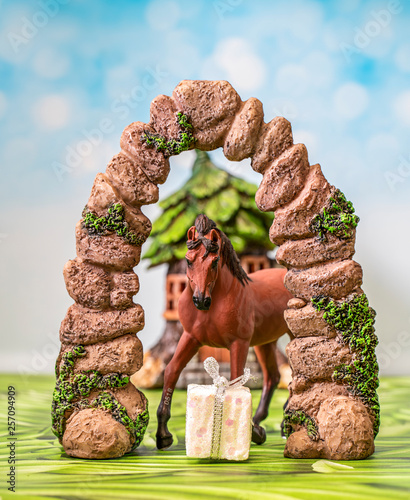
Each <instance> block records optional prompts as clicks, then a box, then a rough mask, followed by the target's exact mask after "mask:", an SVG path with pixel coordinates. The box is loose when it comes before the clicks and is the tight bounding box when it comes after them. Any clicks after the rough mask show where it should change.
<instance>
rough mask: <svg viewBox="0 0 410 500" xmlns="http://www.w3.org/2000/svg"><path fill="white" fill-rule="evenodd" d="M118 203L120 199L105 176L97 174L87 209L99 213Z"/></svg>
mask: <svg viewBox="0 0 410 500" xmlns="http://www.w3.org/2000/svg"><path fill="white" fill-rule="evenodd" d="M118 201H120V198H119V196H118V194H117V193H116V192H115V189H114V187H113V186H112V184H111V182H110V180H109V178H108V177H107V176H106V175H105V174H97V175H96V177H95V180H94V184H93V187H92V189H91V194H90V197H89V199H88V203H87V206H88V208H89V209H90V210H91V211H92V212H95V213H100V212H101V211H105V210H106V209H107V208H108V207H109V206H111V205H113V204H114V203H117V202H118Z"/></svg>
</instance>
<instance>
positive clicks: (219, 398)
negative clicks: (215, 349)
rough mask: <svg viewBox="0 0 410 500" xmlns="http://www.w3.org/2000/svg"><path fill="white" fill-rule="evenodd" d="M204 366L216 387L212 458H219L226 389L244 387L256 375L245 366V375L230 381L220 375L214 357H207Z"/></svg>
mask: <svg viewBox="0 0 410 500" xmlns="http://www.w3.org/2000/svg"><path fill="white" fill-rule="evenodd" d="M204 368H205V370H206V371H207V372H208V374H209V375H210V376H211V378H212V381H213V385H214V386H215V387H216V391H215V402H214V409H213V417H214V420H213V426H212V444H211V458H213V459H218V458H220V453H219V451H220V443H221V433H222V417H223V407H224V400H225V393H226V389H236V388H238V387H242V386H243V385H244V384H246V382H247V381H248V380H249V379H251V378H252V379H255V377H253V376H252V375H251V371H250V370H249V368H245V370H244V373H243V375H241V376H240V377H238V378H236V379H234V380H231V381H230V382H228V380H227V379H226V378H225V377H223V376H221V375H219V364H218V361H217V360H216V359H215V358H213V357H209V358H206V360H205V361H204Z"/></svg>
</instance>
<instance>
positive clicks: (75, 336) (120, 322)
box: [60, 304, 144, 345]
mask: <svg viewBox="0 0 410 500" xmlns="http://www.w3.org/2000/svg"><path fill="white" fill-rule="evenodd" d="M143 327H144V310H143V309H142V307H141V306H140V305H137V304H134V305H133V306H132V307H130V308H128V309H126V310H125V311H110V310H107V311H93V310H92V309H86V308H84V307H82V306H79V305H77V304H74V305H72V306H71V307H69V308H68V311H67V314H66V316H65V318H64V319H63V321H62V323H61V327H60V340H61V342H62V343H67V344H83V345H89V344H96V343H97V342H104V341H107V340H111V339H114V338H116V337H120V336H121V335H124V334H125V333H137V332H139V331H140V330H142V328H143Z"/></svg>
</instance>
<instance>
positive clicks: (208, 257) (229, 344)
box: [156, 215, 292, 449]
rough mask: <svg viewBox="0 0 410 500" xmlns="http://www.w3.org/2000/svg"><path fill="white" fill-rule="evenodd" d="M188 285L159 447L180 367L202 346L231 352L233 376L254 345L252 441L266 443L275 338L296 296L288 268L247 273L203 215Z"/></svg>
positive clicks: (193, 231) (193, 241)
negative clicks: (257, 372)
mask: <svg viewBox="0 0 410 500" xmlns="http://www.w3.org/2000/svg"><path fill="white" fill-rule="evenodd" d="M187 247H188V252H187V254H186V260H187V263H188V270H187V277H188V282H189V286H187V287H186V289H185V290H184V292H183V293H182V295H181V297H180V299H179V306H178V311H179V318H180V321H181V323H182V326H183V328H184V332H183V334H182V336H181V338H180V340H179V342H178V346H177V348H176V351H175V354H174V356H173V358H172V359H171V361H170V362H169V364H168V366H167V367H166V370H165V375H164V388H163V393H162V399H161V402H160V404H159V407H158V411H157V417H158V430H157V435H156V437H157V447H158V448H159V449H164V448H168V447H169V446H171V444H172V441H173V439H172V434H171V433H170V432H169V430H168V428H167V422H168V420H169V419H170V417H171V400H172V393H173V391H174V388H175V385H176V383H177V381H178V378H179V375H180V374H181V371H182V370H183V369H184V367H185V366H186V364H187V363H188V361H190V359H191V358H192V357H193V356H194V355H195V354H196V353H197V352H198V349H199V348H200V347H201V346H203V345H207V346H212V347H226V348H227V349H229V350H230V353H231V379H235V378H237V377H239V376H241V375H243V373H244V368H245V363H246V358H247V355H248V349H249V346H254V348H255V352H256V355H257V358H258V360H259V363H260V365H261V367H262V372H263V390H262V397H261V400H260V402H259V406H258V409H257V410H256V413H255V416H254V418H253V421H254V427H253V433H252V441H253V442H255V443H258V444H262V443H263V442H264V441H265V439H266V433H265V430H264V429H263V428H262V427H260V426H259V423H260V422H261V421H262V420H264V419H265V418H266V417H267V416H268V410H269V403H270V401H271V399H272V395H273V392H274V390H275V388H276V386H277V384H278V382H279V378H280V376H279V370H278V367H277V363H276V341H277V340H278V338H279V337H281V336H282V335H283V334H285V333H287V332H288V328H287V325H286V323H285V320H284V318H283V312H284V310H285V309H286V304H287V302H288V300H289V299H290V298H291V297H292V296H291V294H290V293H289V292H288V291H287V290H286V288H285V287H284V285H283V280H284V276H285V273H286V269H265V270H262V271H257V272H256V273H252V274H251V275H250V276H248V275H247V274H246V273H245V271H244V270H243V269H242V266H241V265H240V262H239V259H238V257H237V255H236V253H235V251H234V249H233V247H232V244H231V242H230V241H229V239H228V237H227V236H226V235H225V234H224V233H223V232H222V231H221V230H219V229H217V227H216V224H215V222H213V221H212V220H210V219H208V217H206V216H205V215H199V216H198V217H197V218H196V221H195V226H192V227H191V228H190V229H189V230H188V242H187Z"/></svg>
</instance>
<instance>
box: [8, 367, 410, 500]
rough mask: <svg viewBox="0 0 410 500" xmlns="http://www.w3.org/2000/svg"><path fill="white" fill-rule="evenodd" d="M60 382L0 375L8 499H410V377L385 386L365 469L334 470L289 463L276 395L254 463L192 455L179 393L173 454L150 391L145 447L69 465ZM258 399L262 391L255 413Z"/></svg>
mask: <svg viewBox="0 0 410 500" xmlns="http://www.w3.org/2000/svg"><path fill="white" fill-rule="evenodd" d="M54 382H55V380H54V377H48V376H32V377H24V378H22V377H20V376H19V375H0V436H1V437H0V439H1V444H0V459H1V460H0V498H1V499H11V498H18V499H21V498H27V499H30V500H40V499H41V500H46V499H47V500H50V499H66V500H71V499H95V500H97V499H98V500H102V499H110V500H111V499H112V500H121V499H132V498H144V499H174V498H177V499H179V500H182V499H187V498H195V499H209V498H215V499H251V498H252V499H259V498H261V499H268V498H269V499H280V500H290V499H312V500H313V499H315V500H316V499H319V500H322V499H323V500H333V499H344V500H345V499H347V500H354V499H372V500H376V499H383V500H386V499H389V500H390V499H391V500H395V499H407V500H409V499H410V378H388V379H383V380H382V383H381V388H380V391H379V394H380V399H381V410H382V414H381V420H382V424H381V428H380V433H379V435H378V437H377V439H376V452H375V454H374V455H373V456H372V457H370V458H369V459H367V460H362V461H351V462H341V461H340V462H329V461H323V460H292V459H287V458H284V457H283V448H284V441H283V440H282V438H281V437H280V433H279V426H280V422H281V418H282V410H281V407H282V405H283V403H284V402H285V399H286V396H287V395H286V391H277V392H276V394H275V396H274V400H273V402H272V405H271V413H270V416H269V418H268V419H267V421H266V426H265V427H266V429H267V434H268V438H267V442H266V443H265V444H264V445H263V446H256V445H252V448H251V453H250V458H249V460H248V461H246V462H239V463H236V462H210V461H207V460H195V459H188V458H187V457H186V456H185V447H184V436H185V429H184V426H185V402H186V393H185V391H176V393H175V396H174V402H173V407H172V414H173V416H172V419H171V421H170V430H171V432H172V433H173V434H174V438H175V442H174V445H173V446H172V447H171V449H170V450H168V451H164V452H159V451H157V450H156V448H155V441H154V439H155V425H156V422H155V420H156V419H155V412H156V407H157V404H158V402H159V398H160V392H159V391H145V395H146V396H147V398H148V400H149V402H150V410H151V421H150V424H149V427H148V431H147V433H146V435H145V438H144V441H143V443H142V445H141V446H140V448H138V449H137V450H136V452H135V453H133V454H131V455H126V456H124V457H122V458H119V459H114V460H104V461H96V460H95V461H94V460H81V459H73V458H70V457H68V456H67V455H66V454H65V453H64V451H63V449H62V448H61V447H60V445H59V444H58V441H57V440H56V438H55V437H54V435H53V434H52V432H51V422H50V405H51V395H52V391H53V388H54ZM10 384H12V385H14V386H15V387H16V389H17V420H18V424H17V442H18V445H17V457H18V465H17V488H16V493H12V492H8V491H7V485H6V480H7V477H6V474H7V472H9V465H8V464H7V459H8V449H7V448H6V443H7V439H6V437H7V429H6V414H7V398H6V393H7V387H8V385H10ZM259 395H260V392H259V391H254V392H253V396H254V408H256V403H257V401H258V398H259Z"/></svg>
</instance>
